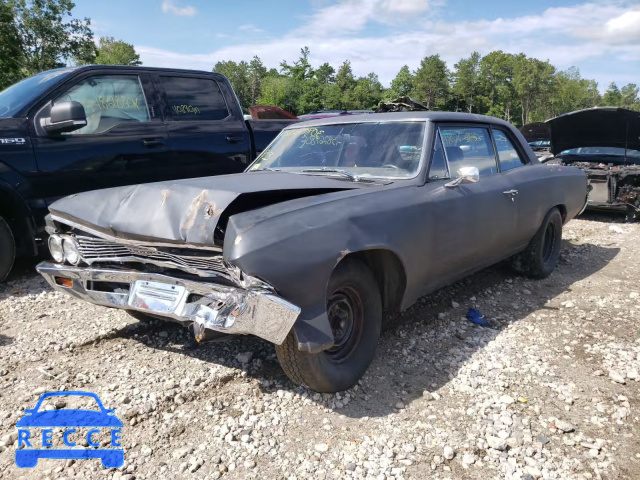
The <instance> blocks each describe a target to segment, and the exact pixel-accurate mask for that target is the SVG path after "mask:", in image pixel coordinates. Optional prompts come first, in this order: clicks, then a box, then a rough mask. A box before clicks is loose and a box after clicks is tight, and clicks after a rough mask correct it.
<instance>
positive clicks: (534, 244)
mask: <svg viewBox="0 0 640 480" xmlns="http://www.w3.org/2000/svg"><path fill="white" fill-rule="evenodd" d="M561 242H562V215H560V212H559V211H558V209H557V208H552V209H551V210H549V213H547V216H546V217H544V220H543V221H542V225H541V226H540V229H539V230H538V231H537V232H536V234H535V235H534V236H533V238H532V239H531V241H530V242H529V245H527V248H525V249H524V250H523V251H522V252H520V253H518V254H517V255H515V256H513V257H512V258H511V265H512V266H513V268H514V270H516V271H517V272H519V273H522V274H524V275H526V276H528V277H531V278H538V279H541V278H547V277H548V276H549V275H551V272H553V270H554V269H555V268H556V264H557V263H558V257H559V256H560V244H561Z"/></svg>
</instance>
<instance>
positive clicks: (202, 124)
mask: <svg viewBox="0 0 640 480" xmlns="http://www.w3.org/2000/svg"><path fill="white" fill-rule="evenodd" d="M287 122H290V121H260V122H256V123H259V124H260V125H259V126H257V127H256V128H255V133H254V131H253V129H252V127H251V124H250V123H249V122H247V121H245V119H244V116H243V112H242V110H241V108H240V104H239V102H238V99H237V97H236V95H235V93H234V92H233V89H232V87H231V85H230V83H229V81H228V80H227V79H226V78H225V77H224V76H223V75H220V74H215V73H210V72H200V71H190V70H175V69H158V68H146V67H126V66H100V65H90V66H81V67H69V68H61V69H56V70H50V71H47V72H43V73H40V74H37V75H34V76H33V77H29V78H27V79H25V80H23V81H21V82H19V83H17V84H15V85H13V86H11V87H9V88H7V89H6V90H4V91H2V92H0V281H2V280H4V279H5V278H6V276H7V275H8V273H9V271H10V270H11V266H12V264H13V260H14V258H15V257H16V256H25V255H36V254H37V253H38V251H39V250H40V249H41V247H42V246H44V242H45V241H46V233H45V230H44V216H45V215H46V213H47V207H48V206H49V205H50V204H51V203H52V202H53V201H55V200H57V199H59V198H61V197H64V196H67V195H71V194H74V193H79V192H82V191H87V190H96V189H103V188H109V187H117V186H122V185H131V184H139V183H149V182H156V181H164V180H171V179H181V178H191V177H204V176H212V175H219V174H226V173H237V172H242V171H243V170H244V169H245V168H246V166H247V165H248V164H249V163H250V162H251V160H252V159H253V158H255V155H256V153H257V152H258V153H259V151H260V150H262V149H263V148H264V147H265V146H266V144H268V143H269V142H270V141H271V139H273V138H274V137H275V136H276V135H277V133H278V132H279V131H280V130H281V128H282V127H283V126H284V125H286V124H287ZM256 142H257V143H256ZM95 207H96V208H100V206H99V205H96V206H95Z"/></svg>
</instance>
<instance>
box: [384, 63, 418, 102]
mask: <svg viewBox="0 0 640 480" xmlns="http://www.w3.org/2000/svg"><path fill="white" fill-rule="evenodd" d="M411 90H413V75H412V74H411V71H410V70H409V65H404V66H403V67H402V68H401V69H400V71H399V72H398V74H397V75H396V77H395V78H394V79H393V80H391V91H390V92H389V93H388V97H389V100H393V98H397V97H405V96H407V95H409V94H410V93H411Z"/></svg>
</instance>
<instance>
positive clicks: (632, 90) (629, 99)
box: [620, 83, 640, 108]
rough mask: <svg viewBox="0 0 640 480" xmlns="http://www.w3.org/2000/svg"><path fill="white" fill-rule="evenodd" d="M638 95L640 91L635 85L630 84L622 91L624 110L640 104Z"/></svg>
mask: <svg viewBox="0 0 640 480" xmlns="http://www.w3.org/2000/svg"><path fill="white" fill-rule="evenodd" d="M638 93H640V89H639V88H638V86H637V85H636V84H635V83H629V84H627V85H625V86H624V87H622V88H621V89H620V96H621V97H622V98H621V100H622V101H621V105H620V106H622V107H624V108H633V107H634V106H636V105H637V104H638V103H640V99H638Z"/></svg>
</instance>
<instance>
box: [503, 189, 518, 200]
mask: <svg viewBox="0 0 640 480" xmlns="http://www.w3.org/2000/svg"><path fill="white" fill-rule="evenodd" d="M502 193H503V194H504V195H508V196H509V197H510V198H511V201H512V202H515V201H516V195H518V190H507V191H506V192H502Z"/></svg>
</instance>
